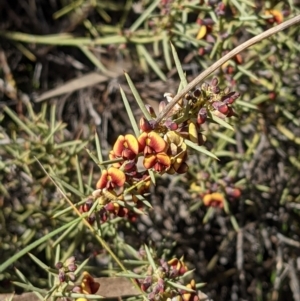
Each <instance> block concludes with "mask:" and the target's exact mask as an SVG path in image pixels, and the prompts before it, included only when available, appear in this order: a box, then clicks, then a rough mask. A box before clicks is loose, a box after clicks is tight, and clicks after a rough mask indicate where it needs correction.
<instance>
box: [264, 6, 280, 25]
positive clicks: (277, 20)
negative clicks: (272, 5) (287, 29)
mask: <svg viewBox="0 0 300 301" xmlns="http://www.w3.org/2000/svg"><path fill="white" fill-rule="evenodd" d="M265 15H272V16H273V18H270V19H268V20H267V21H268V22H269V23H270V24H273V23H277V24H280V23H282V21H283V14H282V12H281V11H279V10H277V9H269V10H266V11H265Z"/></svg>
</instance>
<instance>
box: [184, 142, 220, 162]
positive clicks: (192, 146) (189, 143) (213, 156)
mask: <svg viewBox="0 0 300 301" xmlns="http://www.w3.org/2000/svg"><path fill="white" fill-rule="evenodd" d="M184 143H185V144H186V145H187V146H189V147H191V148H193V149H194V150H196V151H197V152H200V153H203V154H205V155H207V156H209V157H211V158H214V159H217V160H219V159H218V157H216V156H215V155H214V154H213V153H211V152H210V151H208V150H207V149H205V148H204V147H203V146H199V145H197V144H195V143H193V142H192V141H190V140H187V139H184Z"/></svg>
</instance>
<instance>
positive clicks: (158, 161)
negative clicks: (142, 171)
mask: <svg viewBox="0 0 300 301" xmlns="http://www.w3.org/2000/svg"><path fill="white" fill-rule="evenodd" d="M143 164H144V167H145V168H146V169H150V168H153V169H154V170H155V171H156V172H163V171H165V170H167V169H168V168H170V166H171V159H170V157H169V156H168V155H167V154H166V153H164V152H161V153H157V154H155V153H154V154H148V155H146V156H145V158H144V161H143Z"/></svg>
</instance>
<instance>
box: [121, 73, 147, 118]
mask: <svg viewBox="0 0 300 301" xmlns="http://www.w3.org/2000/svg"><path fill="white" fill-rule="evenodd" d="M124 74H125V77H126V80H127V83H128V85H129V87H130V90H131V92H132V94H133V96H134V98H135V101H136V102H137V104H138V106H139V107H140V109H141V111H142V112H143V114H144V117H145V118H146V119H147V120H151V119H152V117H151V115H150V113H149V112H148V110H147V109H146V107H145V104H144V102H143V100H142V99H141V97H140V95H139V93H138V91H137V89H136V88H135V85H134V83H133V82H132V80H131V78H130V76H129V75H128V73H126V72H125V73H124Z"/></svg>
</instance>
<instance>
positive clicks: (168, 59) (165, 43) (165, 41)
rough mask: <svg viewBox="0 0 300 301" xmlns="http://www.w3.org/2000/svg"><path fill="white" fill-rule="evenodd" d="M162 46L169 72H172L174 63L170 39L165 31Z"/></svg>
mask: <svg viewBox="0 0 300 301" xmlns="http://www.w3.org/2000/svg"><path fill="white" fill-rule="evenodd" d="M162 46H163V52H164V58H165V63H166V65H167V68H168V70H171V69H172V62H171V57H170V46H169V37H168V35H167V33H166V32H165V31H164V32H163V40H162Z"/></svg>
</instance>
